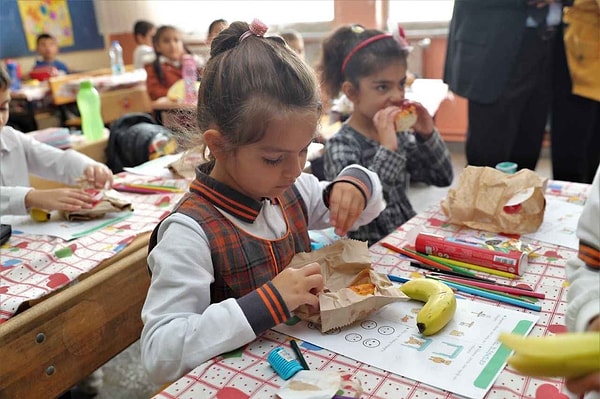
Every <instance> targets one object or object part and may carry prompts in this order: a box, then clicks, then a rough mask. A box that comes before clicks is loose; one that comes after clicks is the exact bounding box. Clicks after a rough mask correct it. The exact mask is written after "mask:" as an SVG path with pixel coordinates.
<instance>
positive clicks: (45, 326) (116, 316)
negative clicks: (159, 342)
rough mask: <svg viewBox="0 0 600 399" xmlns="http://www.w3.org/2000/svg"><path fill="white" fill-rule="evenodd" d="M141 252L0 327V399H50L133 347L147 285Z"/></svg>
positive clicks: (134, 253)
mask: <svg viewBox="0 0 600 399" xmlns="http://www.w3.org/2000/svg"><path fill="white" fill-rule="evenodd" d="M146 256H147V249H146V248H145V247H142V248H140V249H138V250H137V251H135V252H133V253H132V254H131V255H130V256H127V257H125V258H123V259H120V260H118V261H117V262H115V263H114V264H112V265H110V266H107V267H106V268H104V269H102V270H99V271H98V272H97V273H93V274H92V275H90V276H89V277H87V278H86V279H84V280H82V281H80V282H78V283H76V284H74V285H73V286H71V287H69V288H67V289H65V290H63V291H61V292H59V293H57V294H56V295H54V296H52V297H50V298H48V299H47V300H44V301H42V302H40V303H39V304H37V305H35V306H33V307H32V308H30V309H28V310H26V311H25V312H23V313H21V314H18V315H17V316H15V317H13V318H12V319H10V320H8V321H7V322H5V323H2V324H0V398H2V399H5V398H41V397H45V398H50V397H56V396H58V395H60V394H61V393H62V392H64V391H66V390H67V389H69V388H70V387H71V386H73V385H75V384H76V383H77V382H79V381H80V380H81V379H83V378H84V377H86V376H87V375H89V374H90V373H92V372H93V371H94V370H96V369H97V368H98V367H100V366H102V365H103V364H104V363H106V362H107V361H108V360H110V359H111V358H112V357H114V356H115V355H117V354H118V353H119V352H121V351H122V350H124V349H125V348H127V347H128V346H129V345H131V344H132V343H133V342H135V341H136V340H137V339H138V338H139V336H140V333H141V330H142V321H141V319H140V312H141V308H142V305H143V303H144V300H145V296H146V292H147V290H148V286H149V283H150V277H149V274H148V270H147V266H146Z"/></svg>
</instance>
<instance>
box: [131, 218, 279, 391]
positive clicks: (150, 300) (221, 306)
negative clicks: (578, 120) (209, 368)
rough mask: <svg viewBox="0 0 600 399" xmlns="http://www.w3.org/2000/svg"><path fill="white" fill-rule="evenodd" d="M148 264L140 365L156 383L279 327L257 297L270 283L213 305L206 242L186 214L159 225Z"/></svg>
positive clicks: (208, 249)
mask: <svg viewBox="0 0 600 399" xmlns="http://www.w3.org/2000/svg"><path fill="white" fill-rule="evenodd" d="M148 266H149V267H150V270H151V271H152V280H151V284H150V288H149V290H148V294H147V296H146V301H145V303H144V307H143V308H142V321H143V322H144V328H143V330H142V336H141V346H142V363H143V365H144V367H145V368H146V370H147V372H148V374H149V375H150V377H151V379H152V380H153V381H155V382H157V383H166V382H170V381H174V380H176V379H177V378H179V377H181V376H182V375H184V374H185V373H187V372H189V371H190V370H192V369H193V368H194V367H196V366H198V365H200V364H201V363H203V362H205V361H207V360H209V359H211V358H212V357H214V356H217V355H219V354H221V353H224V352H229V351H231V350H234V349H236V348H239V347H240V346H242V345H244V344H247V343H248V342H250V341H252V340H253V339H255V338H256V336H257V334H259V333H261V332H262V331H264V330H266V329H268V328H270V327H273V326H274V325H275V324H277V323H275V322H273V320H272V318H271V315H270V313H269V311H267V310H266V309H265V308H264V307H263V306H264V302H262V300H260V295H259V293H258V291H260V290H262V289H264V288H265V286H268V287H269V288H271V287H272V284H271V283H270V282H269V283H267V284H266V285H265V286H263V287H260V288H259V289H258V290H256V291H253V292H251V293H249V294H247V295H245V296H244V297H242V298H239V299H227V300H225V301H222V302H219V303H213V304H211V297H210V285H211V283H212V282H213V281H214V277H213V276H214V271H213V264H212V260H211V255H210V248H209V244H208V242H207V239H206V235H205V234H204V232H203V231H202V229H201V227H200V226H199V225H198V223H197V222H195V221H194V220H192V219H191V218H189V217H187V216H184V215H181V214H174V215H171V216H169V217H168V218H167V219H165V220H164V221H163V222H162V224H161V225H160V227H159V231H158V244H157V245H156V247H154V249H153V250H152V252H151V253H150V255H149V256H148ZM270 292H273V290H270ZM275 292H276V290H275ZM261 293H263V294H264V292H261ZM271 299H272V298H271ZM283 308H284V309H285V305H284V306H283Z"/></svg>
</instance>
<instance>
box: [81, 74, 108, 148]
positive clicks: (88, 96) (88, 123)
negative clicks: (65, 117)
mask: <svg viewBox="0 0 600 399" xmlns="http://www.w3.org/2000/svg"><path fill="white" fill-rule="evenodd" d="M77 108H79V114H80V115H81V130H82V132H83V137H85V139H86V140H87V141H88V142H92V141H96V140H100V139H101V138H102V137H104V121H103V120H102V111H101V108H100V95H99V94H98V90H96V88H95V87H94V86H93V85H92V82H91V81H89V80H84V81H82V82H81V83H80V84H79V91H78V92H77Z"/></svg>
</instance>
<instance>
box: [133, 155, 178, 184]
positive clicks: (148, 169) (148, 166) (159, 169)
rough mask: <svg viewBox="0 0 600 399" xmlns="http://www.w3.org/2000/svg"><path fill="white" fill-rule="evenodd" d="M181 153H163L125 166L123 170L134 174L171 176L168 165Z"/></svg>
mask: <svg viewBox="0 0 600 399" xmlns="http://www.w3.org/2000/svg"><path fill="white" fill-rule="evenodd" d="M182 155H183V153H179V154H173V155H165V156H162V157H159V158H156V159H153V160H151V161H147V162H144V163H143V164H141V165H138V166H135V167H125V168H123V170H125V171H126V172H129V173H133V174H136V175H143V176H154V177H167V178H172V177H173V174H172V173H171V171H170V170H169V168H168V166H169V165H170V164H171V163H173V162H175V161H177V160H178V159H179V158H181V156H182Z"/></svg>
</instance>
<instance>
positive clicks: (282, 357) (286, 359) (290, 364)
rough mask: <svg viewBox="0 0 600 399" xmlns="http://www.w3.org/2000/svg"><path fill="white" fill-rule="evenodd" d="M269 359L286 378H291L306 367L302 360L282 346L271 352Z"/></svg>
mask: <svg viewBox="0 0 600 399" xmlns="http://www.w3.org/2000/svg"><path fill="white" fill-rule="evenodd" d="M267 361H268V362H269V364H270V365H271V367H273V369H274V370H275V371H276V372H277V374H278V375H279V376H280V377H281V378H283V379H284V380H289V379H290V378H292V377H293V376H294V374H296V373H297V372H298V371H300V370H303V369H304V368H303V367H302V365H301V364H300V362H299V361H298V360H297V359H296V358H294V357H293V356H292V355H290V353H289V352H288V351H286V350H285V348H283V347H281V346H279V347H277V348H275V349H273V350H272V351H271V352H269V355H268V356H267Z"/></svg>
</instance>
